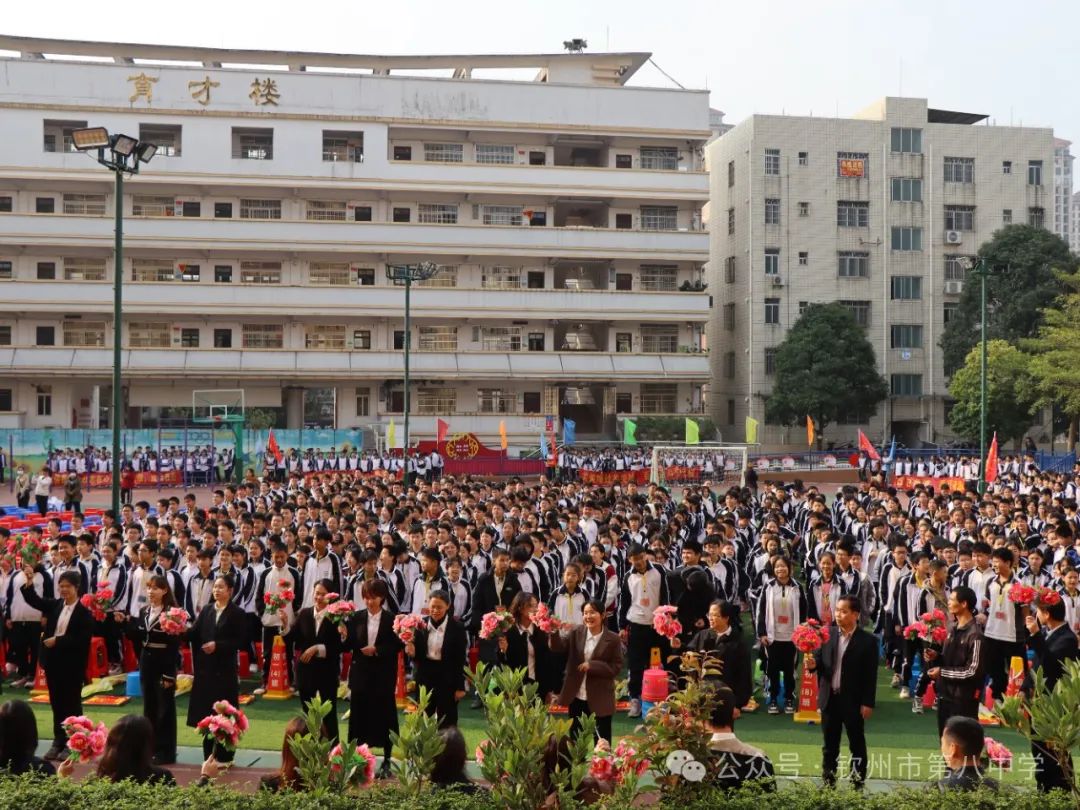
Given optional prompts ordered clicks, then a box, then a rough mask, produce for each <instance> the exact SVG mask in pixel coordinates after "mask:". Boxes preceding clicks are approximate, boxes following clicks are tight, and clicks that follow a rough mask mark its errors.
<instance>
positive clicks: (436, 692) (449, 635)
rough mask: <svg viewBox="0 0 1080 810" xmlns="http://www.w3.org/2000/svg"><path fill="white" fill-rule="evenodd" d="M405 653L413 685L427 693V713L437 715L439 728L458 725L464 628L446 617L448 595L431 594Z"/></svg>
mask: <svg viewBox="0 0 1080 810" xmlns="http://www.w3.org/2000/svg"><path fill="white" fill-rule="evenodd" d="M405 652H406V653H407V654H408V655H410V656H411V657H412V659H413V665H414V667H415V669H416V685H417V686H418V687H419V686H426V687H427V688H428V689H429V690H430V691H431V702H430V703H428V707H427V713H428V714H434V715H438V717H439V727H440V728H447V727H448V726H456V725H457V723H458V701H459V700H461V699H462V698H463V697H464V696H465V652H466V643H465V626H464V625H462V623H461V622H460V621H458V620H457V619H455V618H454V617H453V616H451V615H450V594H448V593H447V592H446V591H443V590H439V591H432V592H431V596H429V597H428V615H427V620H426V621H425V623H424V626H423V627H421V628H419V629H417V631H416V635H415V636H414V637H413V640H412V642H411V643H410V644H407V645H405Z"/></svg>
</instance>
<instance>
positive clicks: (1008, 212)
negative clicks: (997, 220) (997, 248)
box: [1001, 208, 1013, 225]
mask: <svg viewBox="0 0 1080 810" xmlns="http://www.w3.org/2000/svg"><path fill="white" fill-rule="evenodd" d="M1012 221H1013V217H1012V209H1011V208H1002V209H1001V224H1002V225H1012Z"/></svg>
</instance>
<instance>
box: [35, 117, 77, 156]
mask: <svg viewBox="0 0 1080 810" xmlns="http://www.w3.org/2000/svg"><path fill="white" fill-rule="evenodd" d="M44 125H45V131H44V141H43V148H44V150H45V151H46V152H74V151H75V140H74V138H73V137H72V134H71V133H72V132H74V131H75V130H77V129H86V122H85V121H56V120H52V119H49V118H46V119H45V121H44Z"/></svg>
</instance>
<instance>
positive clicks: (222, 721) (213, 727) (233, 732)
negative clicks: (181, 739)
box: [195, 700, 248, 751]
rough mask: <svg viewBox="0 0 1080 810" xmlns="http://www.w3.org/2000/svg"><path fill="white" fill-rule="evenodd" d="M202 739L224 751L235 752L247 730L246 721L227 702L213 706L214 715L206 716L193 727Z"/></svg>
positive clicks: (222, 701)
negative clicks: (211, 741) (213, 743)
mask: <svg viewBox="0 0 1080 810" xmlns="http://www.w3.org/2000/svg"><path fill="white" fill-rule="evenodd" d="M195 730H196V731H198V732H199V733H200V734H202V736H203V739H206V740H213V741H214V742H215V743H217V744H218V745H220V746H221V747H222V748H224V749H225V750H226V751H235V750H236V746H237V745H238V744H239V743H240V738H241V737H243V736H244V732H245V731H247V730H248V719H247V715H245V714H244V713H243V712H242V711H240V710H239V709H238V708H236V707H235V706H233V705H232V704H231V703H229V701H227V700H219V701H218V702H217V703H215V704H214V713H213V714H211V715H207V716H206V717H204V718H203V719H202V720H200V721H199V722H198V723H197V724H196V725H195Z"/></svg>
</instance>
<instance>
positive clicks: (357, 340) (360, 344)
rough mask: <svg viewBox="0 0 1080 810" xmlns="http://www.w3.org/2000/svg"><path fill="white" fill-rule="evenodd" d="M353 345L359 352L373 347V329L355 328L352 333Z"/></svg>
mask: <svg viewBox="0 0 1080 810" xmlns="http://www.w3.org/2000/svg"><path fill="white" fill-rule="evenodd" d="M352 347H353V349H354V350H355V351H358V352H366V351H369V350H370V349H371V330H370V329H354V330H353V333H352Z"/></svg>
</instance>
